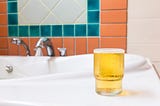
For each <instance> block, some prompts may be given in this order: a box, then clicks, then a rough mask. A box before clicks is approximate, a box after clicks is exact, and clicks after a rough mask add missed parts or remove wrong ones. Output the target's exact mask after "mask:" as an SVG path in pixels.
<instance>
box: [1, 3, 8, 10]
mask: <svg viewBox="0 0 160 106" xmlns="http://www.w3.org/2000/svg"><path fill="white" fill-rule="evenodd" d="M6 12H7V8H6V3H5V2H0V13H6Z"/></svg>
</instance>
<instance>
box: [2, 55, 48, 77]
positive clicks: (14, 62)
mask: <svg viewBox="0 0 160 106" xmlns="http://www.w3.org/2000/svg"><path fill="white" fill-rule="evenodd" d="M49 59H50V58H49V57H20V56H0V79H8V78H21V77H28V76H37V75H44V74H48V73H49V69H48V60H49ZM7 65H10V66H12V67H13V72H11V73H8V72H7V71H6V70H5V69H6V66H7Z"/></svg>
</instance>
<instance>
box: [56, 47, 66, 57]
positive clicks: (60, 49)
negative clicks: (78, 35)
mask: <svg viewBox="0 0 160 106" xmlns="http://www.w3.org/2000/svg"><path fill="white" fill-rule="evenodd" d="M58 50H59V53H60V56H66V48H58Z"/></svg>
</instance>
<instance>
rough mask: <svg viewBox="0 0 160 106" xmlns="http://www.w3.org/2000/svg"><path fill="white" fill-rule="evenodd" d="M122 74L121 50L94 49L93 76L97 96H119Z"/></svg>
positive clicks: (122, 58) (122, 52) (122, 51)
mask: <svg viewBox="0 0 160 106" xmlns="http://www.w3.org/2000/svg"><path fill="white" fill-rule="evenodd" d="M123 74H124V50H123V49H116V48H103V49H102V48H99V49H94V75H95V78H96V92H97V93H98V94H101V95H116V94H119V93H120V92H121V91H122V78H123Z"/></svg>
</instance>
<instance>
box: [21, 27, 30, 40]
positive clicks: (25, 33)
mask: <svg viewBox="0 0 160 106" xmlns="http://www.w3.org/2000/svg"><path fill="white" fill-rule="evenodd" d="M28 29H29V28H28V26H19V36H20V37H28V32H29V30H28Z"/></svg>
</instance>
